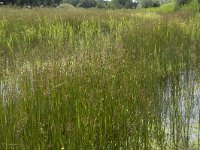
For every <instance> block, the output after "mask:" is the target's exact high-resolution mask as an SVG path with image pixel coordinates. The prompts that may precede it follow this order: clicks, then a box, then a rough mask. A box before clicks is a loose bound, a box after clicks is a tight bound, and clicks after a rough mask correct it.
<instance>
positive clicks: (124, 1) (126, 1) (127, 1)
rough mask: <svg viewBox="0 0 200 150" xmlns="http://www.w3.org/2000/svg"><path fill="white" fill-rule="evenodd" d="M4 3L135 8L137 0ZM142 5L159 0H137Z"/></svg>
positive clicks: (12, 1)
mask: <svg viewBox="0 0 200 150" xmlns="http://www.w3.org/2000/svg"><path fill="white" fill-rule="evenodd" d="M0 2H3V4H4V5H7V4H9V5H17V6H41V5H42V6H57V5H59V4H60V3H69V4H71V5H73V6H74V7H83V8H90V7H97V8H136V7H137V6H138V2H137V1H132V0H111V1H109V0H0ZM139 2H140V5H141V6H142V7H145V8H147V7H158V6H160V1H159V0H139Z"/></svg>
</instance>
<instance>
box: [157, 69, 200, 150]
mask: <svg viewBox="0 0 200 150" xmlns="http://www.w3.org/2000/svg"><path fill="white" fill-rule="evenodd" d="M199 86H200V85H199V83H198V75H197V73H196V72H195V71H192V70H189V71H185V72H181V73H180V74H179V75H178V77H176V78H172V77H168V78H167V79H166V80H165V82H164V84H163V85H162V92H161V93H162V94H161V96H162V121H163V123H164V130H165V133H166V135H167V137H166V138H167V140H168V141H170V142H169V143H174V144H183V145H182V146H183V147H184V146H191V145H192V143H194V142H196V143H198V140H199V112H200V111H199V109H200V102H199V100H200V87H199Z"/></svg>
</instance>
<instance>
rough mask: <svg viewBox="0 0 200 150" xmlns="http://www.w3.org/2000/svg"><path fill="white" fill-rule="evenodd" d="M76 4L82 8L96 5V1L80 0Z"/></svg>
mask: <svg viewBox="0 0 200 150" xmlns="http://www.w3.org/2000/svg"><path fill="white" fill-rule="evenodd" d="M78 6H79V7H83V8H91V7H96V2H95V1H94V0H80V2H79V4H78Z"/></svg>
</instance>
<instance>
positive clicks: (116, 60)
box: [0, 8, 199, 149]
mask: <svg viewBox="0 0 200 150" xmlns="http://www.w3.org/2000/svg"><path fill="white" fill-rule="evenodd" d="M36 10H37V11H36ZM36 10H26V9H25V10H16V9H9V8H8V10H7V9H5V8H1V9H0V11H1V12H2V13H0V17H1V18H2V19H1V20H0V35H1V36H0V38H1V40H0V54H1V55H0V69H1V72H0V80H1V81H2V83H3V86H4V87H5V88H4V90H1V92H4V98H5V99H6V101H7V103H6V105H4V106H3V105H2V103H0V123H1V126H0V141H1V142H0V148H3V149H61V148H65V149H170V148H171V149H181V148H182V146H184V147H185V148H186V147H189V146H188V145H187V142H185V141H183V140H182V139H181V138H179V137H181V136H184V135H185V133H184V135H183V134H182V132H179V131H180V129H181V131H183V130H185V131H187V129H188V125H189V127H190V129H191V128H192V127H191V126H190V125H191V124H188V123H183V121H182V119H188V118H187V117H188V116H189V117H190V115H188V116H187V117H185V118H184V117H183V116H182V114H181V107H180V100H181V99H180V96H181V94H180V93H181V90H182V89H181V87H180V86H179V81H180V78H181V75H180V72H181V71H182V70H190V69H193V70H195V68H196V66H198V57H199V54H198V53H199V52H198V47H199V43H198V42H197V37H198V36H197V35H196V34H198V33H196V32H195V30H193V25H192V23H191V22H192V21H193V20H192V19H186V18H185V19H180V18H179V17H178V16H177V17H176V16H173V15H172V16H170V17H171V18H173V17H174V18H176V19H171V18H170V17H168V18H167V17H166V16H162V15H157V14H155V13H149V14H148V13H146V14H144V15H142V14H141V12H139V13H136V14H134V13H133V12H131V13H130V11H125V10H115V11H101V10H99V11H97V10H76V12H73V11H72V10H69V11H67V13H65V12H64V11H62V10H54V9H45V10H40V9H36ZM8 11H9V12H8ZM50 11H51V12H50ZM2 14H3V15H2ZM138 15H139V16H138ZM3 16H4V17H3ZM72 16H74V17H72ZM30 18H31V19H30ZM196 24H198V23H196ZM194 27H195V28H198V27H197V26H196V25H195V26H194ZM190 31H191V32H190ZM191 39H192V40H191ZM186 72H187V71H186ZM188 72H189V71H188ZM187 80H189V77H188V76H187V77H186V81H187ZM169 81H170V90H171V97H170V98H169V97H168V99H166V100H165V101H164V100H163V95H162V94H165V93H164V92H163V91H166V87H167V84H169ZM158 87H159V88H158ZM186 87H187V85H186ZM192 88H194V87H191V89H192ZM158 89H159V90H158ZM167 90H169V89H167ZM10 91H11V92H10ZM186 91H187V88H186V90H184V92H186ZM185 94H187V93H185ZM188 94H192V92H188ZM1 95H2V94H1ZM191 96H192V95H191ZM0 101H2V96H0ZM185 102H186V103H185V104H184V105H185V107H186V108H189V109H192V107H193V106H192V105H189V103H187V102H192V99H190V98H188V99H185ZM187 104H188V105H187ZM167 113H170V117H169V119H170V123H171V124H170V134H171V135H172V134H174V137H172V136H171V135H170V137H172V138H171V139H168V138H167V137H168V136H167V134H166V133H165V128H166V127H165V126H164V125H163V124H164V121H163V120H165V119H166V117H167ZM189 133H190V131H189Z"/></svg>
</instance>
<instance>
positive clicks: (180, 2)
mask: <svg viewBox="0 0 200 150" xmlns="http://www.w3.org/2000/svg"><path fill="white" fill-rule="evenodd" d="M190 2H191V0H177V1H176V4H177V5H178V6H183V5H185V4H189V3H190Z"/></svg>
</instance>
